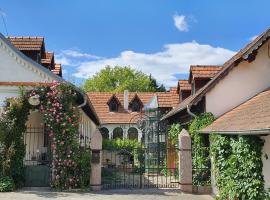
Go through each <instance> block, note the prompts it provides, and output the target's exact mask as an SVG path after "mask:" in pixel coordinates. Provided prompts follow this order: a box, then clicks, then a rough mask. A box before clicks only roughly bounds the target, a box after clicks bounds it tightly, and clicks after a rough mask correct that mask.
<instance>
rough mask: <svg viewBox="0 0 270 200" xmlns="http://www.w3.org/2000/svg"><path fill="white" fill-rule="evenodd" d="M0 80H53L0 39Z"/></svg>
mask: <svg viewBox="0 0 270 200" xmlns="http://www.w3.org/2000/svg"><path fill="white" fill-rule="evenodd" d="M0 60H1V62H0V69H1V73H0V81H15V82H20V81H21V82H23V81H28V82H42V81H49V82H51V81H53V78H52V77H49V76H48V75H47V74H45V73H44V72H42V71H41V70H39V69H37V68H36V67H33V65H32V64H31V63H29V62H26V61H24V60H23V59H21V58H20V57H19V56H18V55H17V54H16V53H15V52H14V51H13V50H12V49H11V48H10V47H9V46H7V45H6V44H5V43H4V42H3V41H2V40H1V39H0Z"/></svg>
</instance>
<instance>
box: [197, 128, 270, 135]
mask: <svg viewBox="0 0 270 200" xmlns="http://www.w3.org/2000/svg"><path fill="white" fill-rule="evenodd" d="M199 133H202V134H221V135H269V134H270V128H265V129H253V130H205V131H204V130H202V131H199Z"/></svg>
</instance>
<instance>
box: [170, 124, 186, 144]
mask: <svg viewBox="0 0 270 200" xmlns="http://www.w3.org/2000/svg"><path fill="white" fill-rule="evenodd" d="M182 129H183V128H182V127H181V125H180V124H172V125H171V126H170V130H169V132H168V136H169V140H170V142H171V143H172V144H173V145H177V143H178V135H179V134H180V132H181V131H182Z"/></svg>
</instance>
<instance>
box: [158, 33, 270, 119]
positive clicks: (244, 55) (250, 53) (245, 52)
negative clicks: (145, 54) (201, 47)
mask: <svg viewBox="0 0 270 200" xmlns="http://www.w3.org/2000/svg"><path fill="white" fill-rule="evenodd" d="M269 38H270V28H268V29H267V30H266V31H265V32H263V33H262V34H261V35H259V36H258V37H257V38H256V39H255V40H253V41H252V42H250V43H249V44H248V45H246V46H245V47H244V48H243V49H241V50H240V51H239V52H238V53H236V54H235V55H234V56H233V57H232V58H230V59H229V60H228V61H227V62H225V63H224V65H223V68H222V70H221V71H220V72H218V74H217V75H216V76H215V77H214V78H213V79H212V80H210V81H209V82H208V83H207V84H206V85H205V86H204V87H202V88H201V89H200V90H198V91H197V92H196V93H195V94H194V95H192V96H190V97H189V98H187V99H185V100H184V101H183V102H182V103H181V104H180V105H179V106H178V107H177V108H175V109H173V110H172V111H170V112H169V113H167V114H166V115H165V116H164V117H162V120H164V119H168V118H170V117H172V116H174V115H175V114H177V113H179V112H180V111H182V110H184V109H186V107H187V105H189V106H191V105H194V104H197V103H198V102H199V101H200V100H201V99H202V97H203V96H204V95H205V94H206V93H207V92H208V91H210V90H211V89H212V88H213V87H214V86H215V85H216V84H217V83H218V82H219V81H220V80H221V79H223V78H224V77H225V76H226V75H227V74H228V72H229V71H230V70H232V69H233V68H234V67H236V66H237V65H238V64H239V63H240V62H241V61H244V60H248V61H249V62H250V61H252V60H253V59H254V58H255V55H256V51H257V50H258V49H259V48H260V47H261V46H262V45H263V44H264V43H265V42H266V41H267V40H268V39H269Z"/></svg>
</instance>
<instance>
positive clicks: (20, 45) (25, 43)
mask: <svg viewBox="0 0 270 200" xmlns="http://www.w3.org/2000/svg"><path fill="white" fill-rule="evenodd" d="M7 39H8V40H9V41H10V42H11V43H12V44H13V45H14V46H15V47H16V48H17V49H19V50H20V51H23V50H33V51H39V50H41V48H42V46H43V45H44V38H43V37H7Z"/></svg>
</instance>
